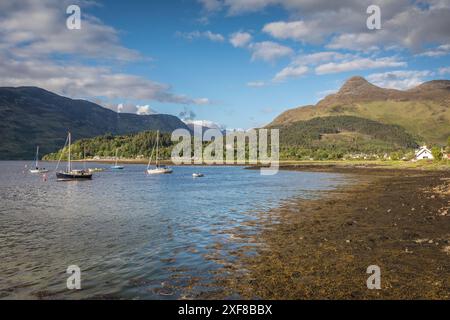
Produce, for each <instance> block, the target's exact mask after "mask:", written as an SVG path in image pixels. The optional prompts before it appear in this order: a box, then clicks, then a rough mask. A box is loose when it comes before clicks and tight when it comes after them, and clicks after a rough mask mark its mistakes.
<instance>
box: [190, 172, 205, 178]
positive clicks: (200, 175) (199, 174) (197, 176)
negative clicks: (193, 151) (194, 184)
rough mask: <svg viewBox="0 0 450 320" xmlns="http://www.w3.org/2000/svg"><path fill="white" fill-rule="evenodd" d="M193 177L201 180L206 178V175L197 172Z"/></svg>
mask: <svg viewBox="0 0 450 320" xmlns="http://www.w3.org/2000/svg"><path fill="white" fill-rule="evenodd" d="M192 176H193V177H194V178H201V177H204V174H203V173H199V172H195V173H193V174H192Z"/></svg>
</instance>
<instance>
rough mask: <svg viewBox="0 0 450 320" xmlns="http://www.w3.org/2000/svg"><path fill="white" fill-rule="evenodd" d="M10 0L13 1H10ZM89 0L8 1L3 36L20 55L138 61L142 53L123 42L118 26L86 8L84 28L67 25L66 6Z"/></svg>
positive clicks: (0, 13)
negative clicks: (87, 10)
mask: <svg viewBox="0 0 450 320" xmlns="http://www.w3.org/2000/svg"><path fill="white" fill-rule="evenodd" d="M8 2H9V3H8ZM69 4H78V5H80V6H81V8H82V9H85V8H87V7H89V6H90V5H92V4H91V3H90V2H88V1H67V0H63V1H51V0H42V1H32V0H18V1H13V2H11V1H5V2H2V4H1V6H0V40H1V43H2V44H3V45H7V46H8V47H9V49H10V52H12V53H14V54H15V55H16V56H20V57H24V58H26V57H31V56H32V57H36V56H47V55H49V54H72V55H75V54H76V55H78V56H82V57H89V58H102V59H104V58H109V59H116V60H122V61H134V60H137V59H141V58H142V56H141V55H140V54H139V53H138V52H137V51H135V50H131V49H128V48H126V47H124V46H122V45H121V44H120V41H119V36H118V32H117V30H115V29H114V28H112V27H110V26H108V25H105V24H103V23H102V22H101V21H100V20H98V19H97V18H95V17H93V16H90V15H88V14H87V13H86V12H84V11H83V14H82V28H81V29H80V30H69V29H68V28H67V27H66V17H67V16H66V15H65V12H66V8H67V6H68V5H69Z"/></svg>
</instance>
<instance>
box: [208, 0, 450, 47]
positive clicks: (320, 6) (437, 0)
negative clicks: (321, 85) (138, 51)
mask: <svg viewBox="0 0 450 320" xmlns="http://www.w3.org/2000/svg"><path fill="white" fill-rule="evenodd" d="M369 5H378V6H380V8H381V15H382V30H368V29H367V27H366V20H367V17H368V15H367V13H366V9H367V8H368V6H369ZM271 6H272V7H273V6H278V7H282V8H284V9H285V10H286V11H287V12H288V13H289V15H290V19H289V20H286V21H273V22H270V23H268V24H266V25H265V26H264V27H263V31H264V32H265V33H267V34H269V35H271V36H272V37H274V38H275V39H279V40H282V39H283V40H285V39H290V40H295V41H300V42H306V43H314V44H326V45H327V46H328V48H330V49H333V50H337V49H351V50H357V51H363V52H367V51H370V50H375V49H384V48H393V47H397V48H407V49H410V50H412V51H414V52H416V53H418V52H422V51H425V50H427V49H426V48H428V46H429V45H433V44H434V45H436V44H437V45H445V44H448V43H450V19H449V18H448V17H449V16H450V2H449V1H448V0H421V1H410V0H397V1H383V0H342V1H329V0H315V1H311V0H223V1H222V2H221V3H220V4H218V5H217V6H216V10H220V9H222V8H225V9H226V11H227V14H228V15H239V14H245V13H249V12H257V11H262V10H264V9H266V8H268V7H271ZM430 54H433V53H430ZM438 54H442V52H439V53H438Z"/></svg>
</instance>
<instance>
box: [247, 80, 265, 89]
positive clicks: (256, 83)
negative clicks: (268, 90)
mask: <svg viewBox="0 0 450 320" xmlns="http://www.w3.org/2000/svg"><path fill="white" fill-rule="evenodd" d="M265 85H266V83H265V82H264V81H251V82H247V87H252V88H260V87H264V86H265Z"/></svg>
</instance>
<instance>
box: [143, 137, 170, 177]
mask: <svg viewBox="0 0 450 320" xmlns="http://www.w3.org/2000/svg"><path fill="white" fill-rule="evenodd" d="M153 151H154V150H153ZM153 151H152V155H153ZM152 155H151V156H150V159H149V160H148V165H147V174H168V173H172V172H173V170H172V169H171V168H169V167H166V166H164V165H160V164H159V130H158V131H157V133H156V167H155V168H153V169H150V164H151V162H152Z"/></svg>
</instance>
